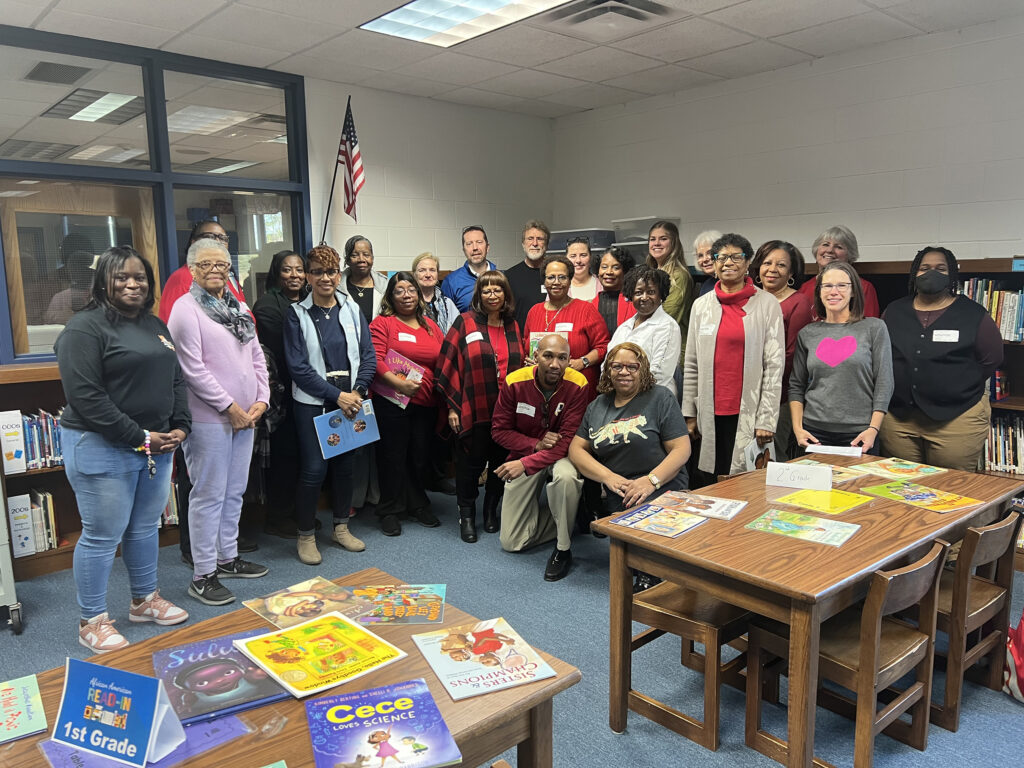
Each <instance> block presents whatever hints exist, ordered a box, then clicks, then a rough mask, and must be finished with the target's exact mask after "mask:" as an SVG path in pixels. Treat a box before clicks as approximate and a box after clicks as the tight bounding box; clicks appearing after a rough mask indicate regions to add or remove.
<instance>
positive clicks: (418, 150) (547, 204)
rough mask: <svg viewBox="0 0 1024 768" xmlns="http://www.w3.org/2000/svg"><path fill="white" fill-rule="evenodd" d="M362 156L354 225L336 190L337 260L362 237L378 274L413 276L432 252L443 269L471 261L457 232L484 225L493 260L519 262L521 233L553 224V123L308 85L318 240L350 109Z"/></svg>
mask: <svg viewBox="0 0 1024 768" xmlns="http://www.w3.org/2000/svg"><path fill="white" fill-rule="evenodd" d="M349 94H351V95H352V112H353V116H354V118H355V121H356V128H357V131H358V136H359V147H360V150H361V151H362V155H363V167H364V169H365V172H366V186H364V187H363V190H362V191H361V192H360V193H359V199H358V208H357V211H356V214H357V216H358V219H359V221H358V223H354V222H353V221H352V220H351V219H350V218H349V217H348V216H347V215H346V214H345V211H344V204H343V197H344V195H343V192H342V188H341V180H340V179H339V181H338V185H337V187H336V188H335V191H334V202H333V204H332V206H331V208H332V210H331V216H330V226H329V228H328V231H327V242H328V243H329V244H331V245H333V246H334V247H335V248H337V249H338V251H339V252H340V251H341V250H342V246H343V245H344V243H345V240H346V239H348V238H349V237H351V236H352V235H354V234H356V233H359V234H362V235H365V236H366V237H368V238H369V239H370V241H371V242H372V243H373V249H374V257H375V258H374V266H375V268H377V269H379V270H382V271H383V270H395V269H408V268H409V267H410V265H411V263H412V259H413V257H414V256H416V255H417V254H419V253H422V252H423V251H432V252H433V253H434V254H435V255H437V256H439V257H440V259H441V268H442V269H454V268H456V267H458V266H461V265H462V263H463V262H464V261H465V257H464V256H463V255H462V247H461V243H462V241H461V236H460V233H461V230H462V228H463V227H465V226H467V225H469V224H480V225H482V226H483V227H484V229H485V230H486V231H487V235H488V238H489V240H490V243H491V259H492V261H495V262H497V263H498V265H499V266H506V267H507V266H511V265H512V264H514V263H516V262H517V261H519V260H520V259H522V253H523V252H522V246H521V242H522V237H521V234H522V226H523V224H524V223H525V222H526V221H527V220H528V219H531V218H540V219H542V220H545V221H550V219H551V189H552V175H551V169H552V149H553V144H554V139H553V126H552V121H551V120H549V119H546V118H537V117H529V116H525V115H514V114H511V113H508V112H498V111H495V110H489V109H481V108H478V107H469V106H462V105H459V104H452V103H448V102H443V101H431V100H429V99H425V98H420V97H416V96H404V95H401V94H396V93H389V92H385V91H374V90H369V89H365V88H359V87H356V86H344V85H338V84H336V83H330V82H327V81H323V80H314V79H310V78H307V79H306V114H307V126H308V127H307V132H308V140H309V167H310V181H309V188H310V209H311V214H312V221H313V238H314V241H317V242H318V241H319V239H320V234H321V232H322V231H323V222H324V210H325V208H326V205H327V197H328V193H329V192H330V188H331V174H332V173H333V171H334V165H335V159H336V157H337V152H338V139H339V138H340V134H341V124H342V120H343V118H344V113H345V102H346V99H347V97H348V95H349Z"/></svg>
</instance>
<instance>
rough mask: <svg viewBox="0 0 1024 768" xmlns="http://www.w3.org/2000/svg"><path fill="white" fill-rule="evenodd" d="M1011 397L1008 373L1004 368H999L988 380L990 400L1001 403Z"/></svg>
mask: <svg viewBox="0 0 1024 768" xmlns="http://www.w3.org/2000/svg"><path fill="white" fill-rule="evenodd" d="M1009 396H1010V381H1009V379H1008V378H1007V376H1006V371H1004V370H1003V369H1002V368H997V369H996V371H995V373H993V374H992V376H991V378H989V380H988V399H989V400H992V401H993V402H999V401H1000V400H1005V399H1006V398H1008V397H1009Z"/></svg>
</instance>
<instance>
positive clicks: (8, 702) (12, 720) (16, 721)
mask: <svg viewBox="0 0 1024 768" xmlns="http://www.w3.org/2000/svg"><path fill="white" fill-rule="evenodd" d="M45 730H46V713H45V712H44V711H43V700H42V699H41V698H40V696H39V681H38V680H37V679H36V676H35V675H26V676H25V677H18V678H15V679H14V680H7V681H5V682H2V683H0V744H3V743H4V742H7V741H14V740H15V739H20V738H22V737H23V736H31V735H32V734H34V733H42V732H43V731H45Z"/></svg>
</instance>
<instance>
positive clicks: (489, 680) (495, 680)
mask: <svg viewBox="0 0 1024 768" xmlns="http://www.w3.org/2000/svg"><path fill="white" fill-rule="evenodd" d="M412 640H413V642H414V643H416V647H417V648H419V650H420V653H422V654H423V658H425V659H426V660H427V663H428V664H429V665H430V668H431V669H433V670H434V674H435V675H437V678H438V679H439V680H440V681H441V683H442V684H443V685H444V687H445V690H447V691H448V693H449V695H451V697H452V699H454V700H455V701H459V700H460V699H468V698H469V697H471V696H479V695H480V694H481V693H491V692H492V691H500V690H503V689H505V688H512V687H514V686H517V685H525V684H527V683H532V682H534V681H536V680H544V679H545V678H548V677H554V676H555V670H553V669H552V668H551V666H550V665H549V664H548V663H547V662H546V661H544V660H543V659H542V658H541V657H540V654H539V653H537V651H535V650H534V649H533V648H531V647H530V645H529V644H528V643H527V642H526V641H525V640H523V638H521V637H520V636H519V634H518V633H517V632H516V631H515V630H514V629H512V627H510V626H509V624H508V622H507V621H505V619H503V618H497V619H489V620H487V621H475V622H473V623H472V624H463V625H462V626H459V627H451V628H449V629H439V630H437V631H435V632H426V633H424V634H422V635H413V636H412Z"/></svg>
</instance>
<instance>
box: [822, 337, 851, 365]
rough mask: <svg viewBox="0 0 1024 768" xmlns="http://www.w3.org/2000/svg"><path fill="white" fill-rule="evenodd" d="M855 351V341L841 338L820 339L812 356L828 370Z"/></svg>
mask: <svg viewBox="0 0 1024 768" xmlns="http://www.w3.org/2000/svg"><path fill="white" fill-rule="evenodd" d="M856 351H857V339H855V338H854V337H853V336H843V338H841V339H829V338H825V339H822V340H821V341H820V342H819V343H818V348H817V349H816V350H815V351H814V354H816V355H817V356H818V359H819V360H821V362H823V363H824V364H825V365H827V366H828V367H829V368H835V367H836V366H837V365H839V364H840V363H841V362H843V361H844V360H846V359H847V358H848V357H850V356H851V355H853V353H854V352H856Z"/></svg>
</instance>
